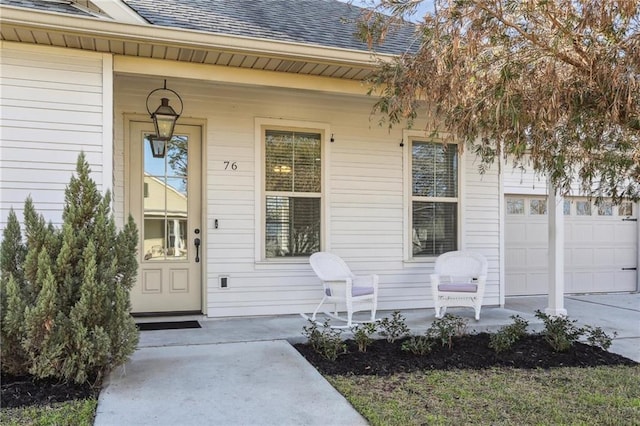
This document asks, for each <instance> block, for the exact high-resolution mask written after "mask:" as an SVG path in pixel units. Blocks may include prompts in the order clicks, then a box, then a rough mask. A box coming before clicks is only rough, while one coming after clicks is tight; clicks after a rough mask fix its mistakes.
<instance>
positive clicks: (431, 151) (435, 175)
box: [410, 141, 458, 256]
mask: <svg viewBox="0 0 640 426" xmlns="http://www.w3.org/2000/svg"><path fill="white" fill-rule="evenodd" d="M410 212H411V224H412V246H413V248H412V253H413V256H438V255H440V254H442V253H445V252H448V251H452V250H457V246H458V150H457V146H456V145H449V146H445V145H443V144H441V143H436V142H418V141H414V142H413V143H412V146H411V208H410Z"/></svg>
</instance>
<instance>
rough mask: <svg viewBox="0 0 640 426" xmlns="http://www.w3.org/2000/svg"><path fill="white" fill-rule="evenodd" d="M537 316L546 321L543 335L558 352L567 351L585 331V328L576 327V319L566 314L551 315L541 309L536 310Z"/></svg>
mask: <svg viewBox="0 0 640 426" xmlns="http://www.w3.org/2000/svg"><path fill="white" fill-rule="evenodd" d="M536 317H537V318H540V319H541V320H542V322H543V323H544V330H543V331H542V336H543V337H544V340H545V341H546V342H547V343H549V345H550V346H551V348H552V349H553V350H554V351H556V352H566V351H568V350H569V349H571V346H573V344H574V343H575V342H577V341H578V340H579V339H580V336H582V335H583V334H584V332H585V329H584V328H580V327H576V325H575V324H576V322H577V321H576V320H570V319H569V318H568V317H566V316H562V315H559V316H553V317H552V316H549V315H547V314H545V313H543V312H541V311H536Z"/></svg>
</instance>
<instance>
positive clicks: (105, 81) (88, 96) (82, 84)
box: [0, 42, 112, 225]
mask: <svg viewBox="0 0 640 426" xmlns="http://www.w3.org/2000/svg"><path fill="white" fill-rule="evenodd" d="M0 46H1V49H0V67H1V72H0V91H1V94H2V105H1V111H0V117H1V118H0V131H1V138H0V225H2V224H4V223H5V222H6V218H7V215H8V212H9V209H10V208H11V207H13V209H14V210H15V211H16V212H17V214H18V216H19V218H20V219H21V216H22V213H21V211H22V208H23V206H24V201H25V198H26V197H27V196H28V195H31V197H32V199H33V202H34V204H35V206H36V209H37V210H38V211H39V212H41V213H43V214H44V216H45V218H46V220H51V221H52V222H53V223H54V224H59V223H60V222H61V217H62V208H63V204H64V189H65V187H66V185H67V184H68V183H69V180H70V178H71V175H72V173H73V172H74V170H75V166H76V161H77V158H78V154H79V153H80V151H84V153H85V155H86V158H87V160H88V162H89V164H90V167H91V170H92V178H93V179H94V180H95V181H96V183H97V185H98V188H99V189H100V190H105V189H108V188H110V187H111V176H112V169H111V163H112V160H111V150H112V145H111V140H112V138H111V134H112V109H111V105H112V103H111V97H112V92H111V89H112V88H111V84H110V81H111V79H112V74H111V57H110V55H102V54H96V53H87V52H80V51H75V50H65V49H57V48H47V47H40V46H29V45H24V44H14V43H7V42H2V43H1V44H0ZM105 165H106V166H105Z"/></svg>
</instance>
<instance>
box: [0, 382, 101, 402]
mask: <svg viewBox="0 0 640 426" xmlns="http://www.w3.org/2000/svg"><path fill="white" fill-rule="evenodd" d="M1 380H2V386H1V391H0V396H1V397H0V407H2V408H14V407H25V406H31V405H50V404H52V403H55V402H64V401H71V400H74V399H87V398H91V397H96V398H97V397H98V395H99V394H100V387H101V386H100V384H99V383H96V385H94V386H92V385H91V384H89V383H85V384H81V385H79V384H76V383H61V382H59V381H57V380H34V378H33V377H32V376H12V375H9V374H4V373H2V378H1Z"/></svg>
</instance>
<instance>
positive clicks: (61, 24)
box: [0, 6, 394, 69]
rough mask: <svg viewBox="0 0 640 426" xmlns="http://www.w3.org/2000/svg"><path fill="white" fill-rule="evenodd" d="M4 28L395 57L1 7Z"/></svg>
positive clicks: (342, 57)
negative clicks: (8, 26) (13, 27)
mask: <svg viewBox="0 0 640 426" xmlns="http://www.w3.org/2000/svg"><path fill="white" fill-rule="evenodd" d="M0 24H1V25H12V26H17V27H21V28H25V29H33V30H44V31H55V32H62V33H69V34H76V35H82V36H84V37H101V38H107V39H115V40H121V41H129V42H139V43H149V44H154V43H155V44H161V45H165V46H176V47H186V48H200V49H214V50H220V51H227V52H233V53H242V54H246V55H258V56H259V55H263V56H270V57H274V58H287V59H294V60H303V61H318V62H321V63H331V64H338V65H347V66H358V67H363V68H371V69H372V68H374V67H375V66H376V64H377V62H378V60H383V61H388V60H391V58H393V57H394V55H387V54H376V55H375V56H374V55H373V54H372V53H371V52H362V51H357V50H349V49H340V48H333V47H326V46H310V45H307V44H303V43H294V42H284V41H276V40H266V39H258V38H251V37H242V36H232V35H227V34H213V33H207V32H204V31H194V30H183V29H176V28H169V27H161V26H155V25H138V24H129V23H120V22H112V21H105V20H99V19H93V18H83V17H76V16H71V15H64V14H57V13H42V12H37V11H31V10H25V9H22V8H15V7H9V6H0Z"/></svg>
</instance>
